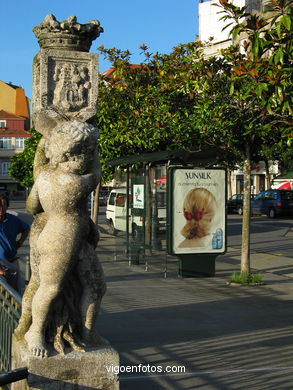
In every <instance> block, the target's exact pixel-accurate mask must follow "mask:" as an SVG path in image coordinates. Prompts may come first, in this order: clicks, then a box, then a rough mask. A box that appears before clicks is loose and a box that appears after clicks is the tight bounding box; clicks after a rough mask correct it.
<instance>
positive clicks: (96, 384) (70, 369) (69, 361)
mask: <svg viewBox="0 0 293 390" xmlns="http://www.w3.org/2000/svg"><path fill="white" fill-rule="evenodd" d="M13 362H14V365H13V368H17V367H25V366H26V367H28V368H29V376H28V379H27V380H22V381H19V382H14V383H13V384H12V390H27V389H31V390H35V389H36V390H37V389H39V390H40V389H44V390H61V389H71V388H73V387H74V388H75V389H79V390H88V389H90V388H92V389H100V390H118V389H119V382H118V380H117V375H115V374H114V373H113V371H112V370H111V367H112V365H114V366H118V365H119V356H118V354H117V352H116V351H115V350H114V349H113V348H111V347H109V346H107V345H101V346H100V347H98V348H90V349H89V350H88V351H87V352H86V353H83V352H68V353H66V355H65V356H63V355H60V354H56V353H55V354H54V355H53V356H50V357H48V358H47V359H40V358H38V357H35V356H32V355H31V354H30V353H29V352H28V350H27V347H26V344H25V343H24V342H19V341H18V340H15V339H14V340H13Z"/></svg>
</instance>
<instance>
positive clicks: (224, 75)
mask: <svg viewBox="0 0 293 390" xmlns="http://www.w3.org/2000/svg"><path fill="white" fill-rule="evenodd" d="M220 3H221V7H222V9H223V11H222V12H223V13H224V16H223V18H222V19H224V20H229V21H231V22H232V23H233V24H232V25H233V28H232V31H231V34H232V37H233V39H234V41H235V44H234V45H232V46H231V47H230V48H229V49H227V50H224V51H222V53H221V54H222V57H221V58H220V60H219V61H222V63H223V64H225V65H226V66H228V68H225V71H224V72H223V71H222V72H221V71H219V72H217V73H213V77H214V78H216V79H218V83H219V85H222V89H221V90H218V91H217V90H215V89H214V85H215V82H216V81H215V80H214V81H213V82H212V83H210V82H209V81H208V79H209V77H210V76H209V72H208V71H207V70H206V71H205V72H204V77H203V76H201V79H200V80H198V81H199V82H201V87H200V90H201V96H200V97H201V100H199V101H200V102H201V103H200V107H199V110H198V115H197V116H198V117H199V118H200V121H199V123H200V122H202V129H203V131H204V133H205V135H206V136H208V137H210V139H213V140H214V141H216V142H224V143H225V144H226V145H227V146H228V147H229V148H231V147H232V148H236V150H237V151H238V152H240V153H241V155H242V161H243V171H244V214H243V230H242V253H241V271H242V272H250V258H249V256H250V240H249V238H250V182H251V177H250V175H251V174H250V172H251V162H252V160H257V159H258V158H259V156H260V155H261V153H260V151H261V150H264V149H265V148H267V149H268V148H269V149H271V148H272V147H274V145H275V143H276V142H277V143H278V144H279V145H282V144H283V142H284V141H285V142H286V143H287V145H288V146H289V145H290V143H291V140H292V122H291V114H292V108H291V107H292V85H291V80H292V66H291V63H292V30H291V24H292V23H291V21H292V8H290V5H289V1H287V0H274V1H273V7H270V8H269V9H267V10H266V12H265V13H266V16H263V15H257V14H250V13H247V12H246V7H243V8H239V7H237V6H234V5H233V4H230V3H228V2H227V1H226V0H222V1H220ZM227 87H229V91H228V90H227ZM200 113H202V114H201V115H200Z"/></svg>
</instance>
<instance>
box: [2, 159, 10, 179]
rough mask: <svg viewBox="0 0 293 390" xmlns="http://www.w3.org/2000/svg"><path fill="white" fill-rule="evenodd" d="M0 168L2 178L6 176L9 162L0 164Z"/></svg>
mask: <svg viewBox="0 0 293 390" xmlns="http://www.w3.org/2000/svg"><path fill="white" fill-rule="evenodd" d="M1 165H2V166H1V168H2V175H3V176H8V169H9V168H10V162H8V161H6V162H3V163H2V164H1Z"/></svg>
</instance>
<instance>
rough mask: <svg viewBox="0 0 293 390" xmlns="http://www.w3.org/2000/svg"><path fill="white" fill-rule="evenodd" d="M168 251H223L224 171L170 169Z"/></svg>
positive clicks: (215, 252)
mask: <svg viewBox="0 0 293 390" xmlns="http://www.w3.org/2000/svg"><path fill="white" fill-rule="evenodd" d="M170 191H171V192H170V200H171V205H170V207H169V213H170V214H171V215H169V219H170V221H171V235H170V234H169V239H170V240H171V245H169V248H171V252H172V253H173V254H196V253H197V254H200V253H212V254H220V253H224V252H225V251H226V171H225V170H224V169H214V168H213V169H198V168H197V169H193V168H189V169H188V168H172V169H171V189H170Z"/></svg>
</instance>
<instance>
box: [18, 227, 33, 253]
mask: <svg viewBox="0 0 293 390" xmlns="http://www.w3.org/2000/svg"><path fill="white" fill-rule="evenodd" d="M29 232H30V228H28V229H27V230H25V231H24V232H22V233H21V236H20V238H19V239H18V240H17V241H16V249H18V248H20V247H21V246H22V245H23V243H24V242H25V240H26V239H27V237H28V235H29Z"/></svg>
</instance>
